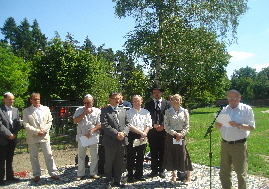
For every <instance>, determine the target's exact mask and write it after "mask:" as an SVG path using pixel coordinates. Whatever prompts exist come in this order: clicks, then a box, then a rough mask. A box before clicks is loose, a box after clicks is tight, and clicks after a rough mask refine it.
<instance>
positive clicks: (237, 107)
mask: <svg viewBox="0 0 269 189" xmlns="http://www.w3.org/2000/svg"><path fill="white" fill-rule="evenodd" d="M241 104H242V103H239V104H238V105H237V106H236V107H235V108H232V107H231V106H230V105H229V106H228V108H229V109H232V110H234V109H239V110H240V107H241Z"/></svg>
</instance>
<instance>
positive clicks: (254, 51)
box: [0, 0, 269, 77]
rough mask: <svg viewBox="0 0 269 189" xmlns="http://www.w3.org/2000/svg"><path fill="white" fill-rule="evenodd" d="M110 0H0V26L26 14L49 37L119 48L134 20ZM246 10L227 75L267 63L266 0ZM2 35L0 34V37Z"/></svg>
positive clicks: (254, 1) (251, 1) (258, 68)
mask: <svg viewBox="0 0 269 189" xmlns="http://www.w3.org/2000/svg"><path fill="white" fill-rule="evenodd" d="M114 6H115V3H114V2H112V0H0V27H3V25H4V23H5V21H6V19H7V18H9V17H13V18H14V19H15V21H16V23H17V25H19V24H20V22H21V21H23V19H24V18H27V20H28V22H29V23H30V24H32V23H33V21H34V19H36V20H37V22H38V24H39V27H40V29H41V32H42V33H43V34H45V35H46V37H47V38H48V39H49V40H50V39H52V38H53V37H54V36H55V31H57V32H58V33H59V35H60V37H61V38H62V40H64V39H65V36H66V35H67V33H68V32H69V33H71V34H72V35H73V36H74V38H75V39H76V40H78V41H79V42H80V45H82V44H83V42H84V40H85V39H86V37H87V36H88V38H89V39H90V40H91V41H92V43H93V44H94V45H95V46H97V47H98V46H100V45H102V44H105V47H104V48H112V49H113V51H114V52H115V51H116V50H122V49H123V45H124V42H125V41H126V38H124V36H125V35H126V34H127V33H128V32H130V31H132V30H133V29H134V26H135V21H134V19H133V18H131V17H127V18H122V19H119V18H118V17H116V16H115V14H114V12H115V10H114ZM248 6H249V10H248V11H247V12H246V13H245V14H244V15H242V16H241V18H240V20H239V26H238V29H237V35H236V37H237V38H238V39H237V43H234V44H232V45H230V46H228V47H227V50H228V52H229V54H230V55H232V58H231V59H230V63H229V65H228V66H227V68H226V70H227V75H228V77H230V76H231V75H232V73H233V71H234V70H238V69H240V68H245V67H247V66H249V67H252V68H255V69H256V71H257V72H259V71H261V70H262V68H264V67H268V66H269V21H268V18H269V11H268V7H269V1H268V0H249V1H248ZM3 38H4V36H3V35H2V34H0V39H3Z"/></svg>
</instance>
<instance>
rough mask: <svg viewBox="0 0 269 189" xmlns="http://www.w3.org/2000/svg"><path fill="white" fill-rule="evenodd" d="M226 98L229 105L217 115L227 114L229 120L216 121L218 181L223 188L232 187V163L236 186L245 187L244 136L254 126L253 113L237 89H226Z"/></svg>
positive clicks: (246, 166)
mask: <svg viewBox="0 0 269 189" xmlns="http://www.w3.org/2000/svg"><path fill="white" fill-rule="evenodd" d="M227 99H228V102H229V105H227V106H226V107H224V108H223V109H222V111H221V113H220V115H219V116H221V114H228V115H229V117H230V120H227V122H223V123H219V122H216V128H217V129H219V130H220V132H221V136H222V142H221V152H220V155H221V160H220V181H221V184H222V187H223V188H224V189H230V188H232V182H231V171H232V165H233V167H234V169H235V172H236V174H237V179H238V188H240V189H246V188H247V185H246V179H247V170H248V152H247V142H246V140H247V139H246V138H247V137H248V136H249V134H250V131H253V130H254V128H255V121H254V114H253V111H252V108H251V107H250V106H248V105H246V104H243V103H240V100H241V94H240V93H239V92H238V91H237V90H230V91H228V92H227Z"/></svg>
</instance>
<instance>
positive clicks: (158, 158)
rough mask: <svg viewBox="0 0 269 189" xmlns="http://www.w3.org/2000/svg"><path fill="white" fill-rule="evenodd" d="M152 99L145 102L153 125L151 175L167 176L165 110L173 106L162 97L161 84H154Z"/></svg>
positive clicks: (151, 133) (151, 90) (149, 136)
mask: <svg viewBox="0 0 269 189" xmlns="http://www.w3.org/2000/svg"><path fill="white" fill-rule="evenodd" d="M150 92H151V94H152V100H150V101H148V102H147V103H146V104H145V109H146V110H148V111H149V112H150V114H151V118H152V126H153V128H152V129H150V131H149V133H148V141H149V147H150V153H151V173H150V174H149V177H156V176H160V177H161V178H165V173H164V169H163V167H162V166H163V156H164V143H165V135H166V132H165V130H164V114H165V110H167V109H169V108H170V107H171V102H169V101H166V100H164V99H163V98H162V94H163V92H164V90H163V89H162V88H161V86H160V85H159V84H156V83H155V84H154V85H153V87H152V89H150Z"/></svg>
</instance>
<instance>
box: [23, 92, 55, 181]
mask: <svg viewBox="0 0 269 189" xmlns="http://www.w3.org/2000/svg"><path fill="white" fill-rule="evenodd" d="M30 102H31V103H32V105H31V106H29V107H28V108H26V109H24V110H23V126H24V128H25V130H26V132H27V136H26V143H27V144H28V147H29V152H30V160H31V164H32V169H33V175H34V179H33V181H34V182H38V181H39V180H40V176H41V169H40V164H39V160H38V151H39V147H41V150H42V152H43V154H44V158H45V163H46V166H47V169H48V173H49V175H50V176H51V178H52V179H53V180H59V176H58V175H57V174H56V171H57V167H56V165H55V163H54V159H53V156H52V151H51V146H50V136H49V130H50V128H51V125H52V115H51V112H50V109H49V107H47V106H43V105H41V104H40V94H39V93H32V94H31V96H30Z"/></svg>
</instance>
